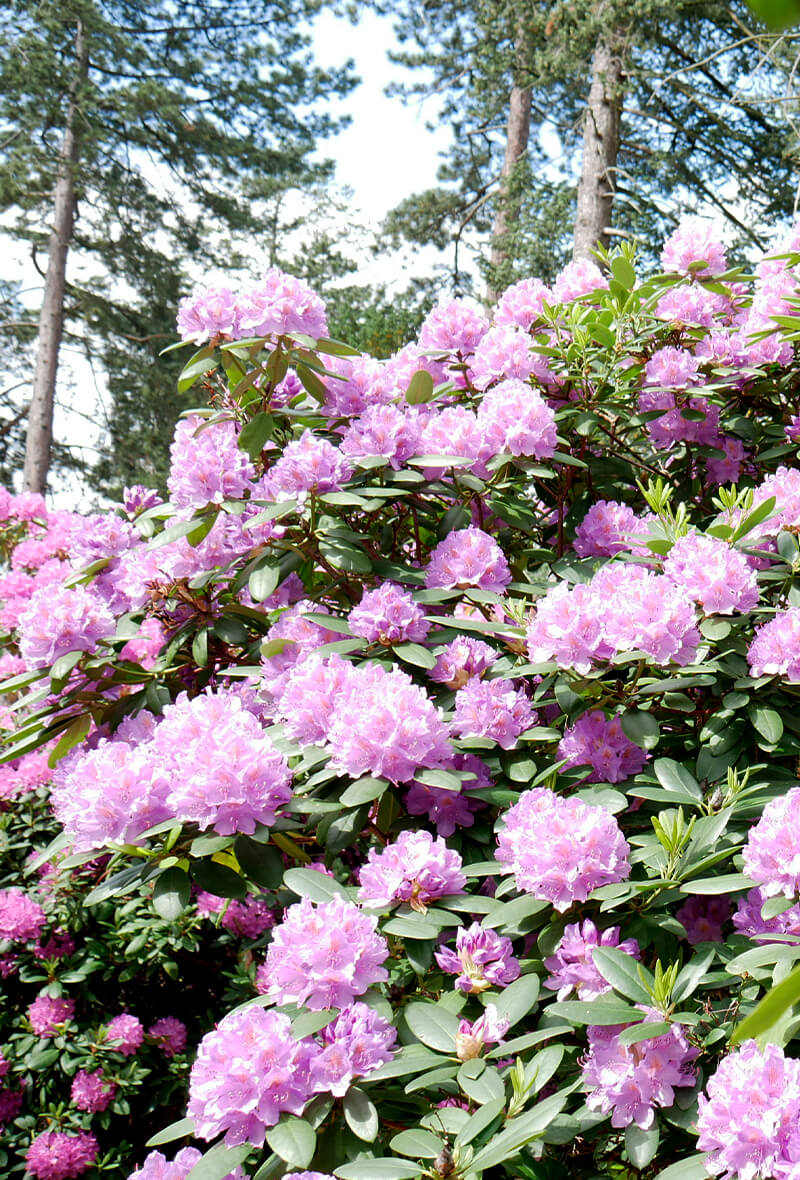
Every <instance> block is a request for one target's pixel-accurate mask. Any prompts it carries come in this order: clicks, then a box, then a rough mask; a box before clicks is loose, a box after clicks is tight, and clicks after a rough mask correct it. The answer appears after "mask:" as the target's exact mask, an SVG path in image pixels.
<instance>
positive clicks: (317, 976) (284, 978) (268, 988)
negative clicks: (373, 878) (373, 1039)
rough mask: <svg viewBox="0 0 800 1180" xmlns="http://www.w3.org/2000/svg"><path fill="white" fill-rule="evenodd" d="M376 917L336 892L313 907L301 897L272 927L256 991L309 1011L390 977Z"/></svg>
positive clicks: (342, 1003) (345, 1000)
mask: <svg viewBox="0 0 800 1180" xmlns="http://www.w3.org/2000/svg"><path fill="white" fill-rule="evenodd" d="M376 926H377V918H375V917H372V916H371V915H369V914H364V913H362V911H361V910H360V909H359V908H358V907H357V906H355V905H353V904H352V902H349V901H345V900H344V898H341V897H335V898H333V899H332V900H331V901H326V902H323V903H322V904H321V905H318V906H314V905H312V904H311V902H310V901H309V900H308V898H307V897H304V898H303V899H302V901H301V902H299V904H297V905H293V906H289V908H288V910H287V911H286V915H285V917H284V920H283V922H281V924H280V925H279V926H276V927H275V930H274V933H273V935H272V942H271V943H270V945H269V948H268V950H267V957H266V960H265V961H264V963H263V964H262V965H261V966H260V967H259V969H258V973H257V976H256V986H257V988H258V990H259V991H260V992H262V993H265V994H266V995H267V996H269V998H270V999H271V1000H273V1001H274V1002H275V1003H276V1004H305V1005H306V1007H308V1008H310V1009H311V1010H312V1011H314V1012H317V1011H319V1010H321V1009H322V1008H344V1007H346V1006H347V1005H348V1004H350V1003H352V1001H353V1000H355V999H356V998H357V997H358V996H362V995H363V994H364V992H365V991H366V990H367V988H369V987H371V986H372V984H373V983H383V982H385V981H386V980H387V979H388V978H389V976H388V974H387V971H386V969H385V967H384V966H383V963H384V962H385V961H386V959H387V957H388V955H389V948H388V946H387V945H386V940H385V939H384V938H383V937H382V936H381V935H380V934H378V933H376V930H375V927H376Z"/></svg>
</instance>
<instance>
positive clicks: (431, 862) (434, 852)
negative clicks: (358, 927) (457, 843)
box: [358, 831, 467, 913]
mask: <svg viewBox="0 0 800 1180" xmlns="http://www.w3.org/2000/svg"><path fill="white" fill-rule="evenodd" d="M358 879H359V882H360V885H361V888H360V890H359V893H358V899H359V901H360V902H362V903H363V904H364V905H368V906H373V907H378V908H382V909H385V908H386V907H387V906H390V905H391V904H392V902H394V901H404V902H407V903H408V904H409V905H410V906H411V908H412V909H415V910H419V911H420V912H421V913H424V912H425V910H426V909H427V908H428V906H429V905H430V903H431V902H432V901H435V900H436V899H437V898H438V897H443V896H445V894H448V893H463V892H464V886H465V885H466V883H467V879H466V877H465V876H464V873H463V870H462V866H461V857H460V856H459V855H458V853H457V852H455V851H454V850H453V849H452V848H448V847H447V845H446V843H445V842H444V840H442V839H441V837H437V838H435V839H434V837H433V836H431V834H430V832H423V831H420V832H409V831H405V832H400V834H399V835H398V837H397V839H396V840H395V842H394V843H393V844H387V845H386V847H385V848H382V849H381V850H380V852H378V851H377V850H376V849H374V848H371V849H370V851H369V853H368V855H367V860H366V863H365V864H363V865H362V866H361V869H360V870H359V874H358Z"/></svg>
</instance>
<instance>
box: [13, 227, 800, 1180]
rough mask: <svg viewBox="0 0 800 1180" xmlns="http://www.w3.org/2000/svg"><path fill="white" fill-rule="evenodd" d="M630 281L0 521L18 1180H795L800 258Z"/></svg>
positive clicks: (499, 326) (283, 313)
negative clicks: (76, 503)
mask: <svg viewBox="0 0 800 1180" xmlns="http://www.w3.org/2000/svg"><path fill="white" fill-rule="evenodd" d="M600 261H602V263H603V269H601V267H600V266H595V265H594V264H587V263H580V264H572V265H570V266H568V267H567V268H566V269H565V271H564V272H563V273H562V274H561V275H560V276H559V278H558V280H557V281H556V283H555V285H554V287H553V289H548V288H546V287H544V286H543V285H542V284H541V283H539V282H537V281H535V280H526V281H523V282H520V283H517V284H516V285H515V286H513V287H512V288H510V289H509V290H508V291H506V292H505V293H504V294H503V295H502V297H501V299H500V301H499V303H498V305H497V307H496V308H494V309H492V312H491V314H489V315H487V314H484V313H483V312H482V311H481V310H480V309H479V308H478V307H476V306H473V305H471V304H470V303H469V302H467V301H459V300H445V301H443V302H442V303H440V304H439V305H438V306H437V307H436V308H434V310H433V311H432V312H431V313H430V315H429V316H428V318H427V319H426V321H425V323H424V325H423V327H422V330H421V332H420V335H419V338H418V340H417V341H415V342H412V343H410V344H408V345H407V346H406V347H405V348H403V349H402V350H401V351H400V352H399V353H397V354H396V355H395V356H393V357H391V358H390V359H389V360H386V361H377V360H374V359H373V358H371V357H368V356H361V355H359V354H357V353H355V352H354V351H353V350H352V349H350V348H348V347H347V345H346V344H342V343H340V342H337V341H334V340H330V339H328V338H327V336H326V332H327V327H326V320H325V308H324V305H323V303H322V301H321V300H320V299H319V298H318V297H317V296H316V295H315V294H314V292H313V291H311V290H310V289H309V288H308V287H307V286H306V285H305V284H304V283H302V282H299V281H297V280H295V279H292V278H291V277H289V276H286V275H284V274H282V273H281V272H280V271H277V270H272V271H270V272H269V273H268V274H267V275H266V276H265V277H264V278H263V280H262V281H261V282H260V283H258V284H257V285H256V286H253V287H249V288H245V287H241V288H234V287H224V286H214V287H205V288H203V289H201V290H199V291H198V292H196V293H195V294H194V295H193V296H190V297H188V298H187V299H186V300H185V301H184V302H183V304H182V306H181V308H180V311H179V315H178V327H179V333H180V335H181V337H182V342H183V344H184V345H185V344H187V343H188V344H192V345H193V346H194V348H195V350H196V351H194V355H192V356H191V357H190V359H189V360H188V361H187V364H186V366H185V369H184V372H183V376H182V378H181V389H182V390H183V391H185V392H186V394H187V412H186V415H185V416H184V418H183V419H182V421H181V422H180V423H179V425H178V428H177V431H176V434H175V439H174V443H173V447H172V465H171V473H170V478H169V496H170V499H169V501H168V502H163V501H162V499H161V498H160V497H159V495H158V494H157V493H155V492H154V491H152V490H149V489H145V488H140V487H137V488H131V489H128V490H127V492H126V496H125V501H124V503H123V504H121V505H120V506H118V507H117V508H116V509H115V510H113V511H109V512H108V513H104V514H95V515H90V516H78V515H74V514H70V513H66V512H60V511H56V510H50V509H49V508H47V507H46V506H45V504H44V503H43V502H42V501H41V500H40V499H38V498H37V497H34V496H14V495H11V494H10V493H2V495H0V520H1V521H2V525H1V526H0V528H1V529H2V531H1V532H0V540H2V545H3V548H4V553H5V555H6V559H7V561H6V567H5V570H4V572H3V573H2V575H0V624H1V625H2V627H3V628H4V630H5V633H6V636H7V642H6V646H5V648H4V654H3V655H2V659H1V660H0V672H2V674H3V675H4V676H5V680H4V682H3V684H2V685H0V688H2V690H3V694H4V695H3V696H2V700H3V702H4V706H3V710H2V713H0V724H1V725H2V727H3V729H2V733H3V738H4V759H3V763H2V766H0V796H2V801H3V811H2V825H3V830H4V833H5V837H6V848H5V852H4V862H3V863H4V879H3V881H2V883H0V886H1V887H0V938H2V940H3V943H2V947H0V954H1V955H2V957H0V970H2V973H3V976H4V990H5V1004H4V1006H3V1010H2V1014H0V1050H2V1059H1V1060H0V1075H1V1076H0V1118H1V1119H2V1120H3V1122H4V1124H5V1127H4V1139H3V1142H4V1151H5V1153H6V1154H5V1160H6V1168H7V1170H8V1171H9V1173H13V1172H14V1171H16V1172H18V1173H20V1174H21V1173H23V1172H25V1170H26V1169H27V1174H28V1175H30V1176H32V1177H41V1178H51V1180H60V1178H61V1177H71V1176H79V1175H94V1174H99V1173H103V1174H106V1173H108V1174H110V1175H114V1176H117V1177H120V1178H123V1177H128V1176H129V1175H136V1176H139V1177H141V1178H142V1180H156V1178H158V1180H166V1178H170V1180H172V1178H178V1177H186V1176H189V1175H191V1176H193V1177H194V1178H195V1180H219V1178H221V1177H252V1178H255V1177H258V1180H268V1178H271V1177H286V1178H287V1180H331V1178H333V1177H337V1178H339V1180H404V1178H409V1180H414V1178H417V1177H422V1176H426V1177H430V1178H431V1180H437V1178H439V1180H444V1178H445V1177H455V1178H456V1180H481V1178H484V1180H500V1178H502V1177H506V1178H509V1180H523V1178H527V1180H558V1178H560V1177H573V1176H580V1177H586V1178H587V1180H588V1178H590V1177H592V1178H593V1177H632V1176H636V1175H639V1174H644V1175H646V1176H648V1177H655V1176H658V1175H662V1176H664V1177H665V1178H668V1180H700V1178H702V1177H704V1176H722V1177H725V1180H734V1178H736V1180H756V1178H759V1177H761V1178H764V1180H766V1178H769V1177H773V1178H775V1180H798V1177H800V1054H799V1053H798V1048H799V1047H800V1046H799V1045H798V1039H797V1035H798V1034H799V1033H800V1020H798V1018H797V1017H796V1016H795V1014H794V1005H795V1004H797V1003H800V966H798V960H799V959H800V786H797V785H795V784H796V783H797V781H798V780H797V767H798V756H799V755H800V585H796V584H795V578H796V575H797V573H798V571H800V546H799V544H798V535H800V465H798V462H797V452H798V439H800V365H798V362H797V359H796V344H795V341H796V340H798V339H800V230H796V231H794V232H793V233H792V234H790V236H789V237H788V238H787V239H785V240H783V241H781V242H778V243H777V244H776V245H775V246H774V247H773V249H772V251H771V253H770V254H769V255H768V256H767V257H765V258H764V259H763V260H762V261H761V262H760V263H759V264H758V266H757V268H756V271H755V274H754V275H748V274H746V273H745V272H744V271H741V270H733V269H728V262H727V259H726V257H725V251H724V248H723V246H722V244H721V242H720V241H719V240H718V238H717V236H716V233H715V231H714V227H713V226H710V225H708V224H706V223H704V222H701V221H699V220H697V219H693V218H689V219H687V220H685V221H684V222H683V223H682V224H681V226H680V227H679V228H678V230H677V231H676V232H675V234H674V235H673V236H672V238H671V239H670V240H669V241H668V242H667V243H666V245H665V247H664V252H663V255H662V265H663V270H664V273H662V274H660V275H655V276H650V277H643V276H638V277H637V275H636V273H635V267H634V259H633V256H632V254H631V253H630V252H629V251H628V250H626V249H623V250H622V251H620V252H619V253H617V254H616V255H614V256H613V257H610V258H606V257H603V258H602V259H601V260H600ZM192 402H194V403H201V404H199V405H197V404H196V405H195V408H192V407H191V403H192Z"/></svg>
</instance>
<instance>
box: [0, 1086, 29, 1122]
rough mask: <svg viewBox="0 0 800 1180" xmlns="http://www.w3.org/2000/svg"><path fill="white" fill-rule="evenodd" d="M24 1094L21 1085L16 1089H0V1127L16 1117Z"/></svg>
mask: <svg viewBox="0 0 800 1180" xmlns="http://www.w3.org/2000/svg"><path fill="white" fill-rule="evenodd" d="M24 1096H25V1093H24V1088H23V1087H22V1086H21V1087H20V1088H19V1089H18V1090H9V1089H0V1127H4V1126H5V1124H6V1123H10V1122H11V1120H12V1119H15V1118H16V1117H17V1115H18V1114H19V1112H20V1108H21V1107H22V1100H23V1098H24Z"/></svg>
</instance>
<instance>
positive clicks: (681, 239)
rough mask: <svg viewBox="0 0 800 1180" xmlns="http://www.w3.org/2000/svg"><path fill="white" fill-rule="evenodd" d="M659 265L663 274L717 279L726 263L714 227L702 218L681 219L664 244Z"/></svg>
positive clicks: (717, 230) (710, 222)
mask: <svg viewBox="0 0 800 1180" xmlns="http://www.w3.org/2000/svg"><path fill="white" fill-rule="evenodd" d="M661 265H662V266H663V268H664V270H665V271H666V272H667V274H681V275H691V274H700V275H701V276H702V277H703V278H705V277H707V276H708V277H711V276H713V275H721V274H722V273H723V272H724V271H725V270H726V268H727V261H726V258H725V247H724V246H723V244H722V242H721V240H720V230H719V227H718V225H717V224H716V223H715V222H713V221H707V220H706V219H705V218H703V217H695V216H685V217H682V218H681V220H680V223H679V224H678V228H677V229H676V230H674V231H673V233H671V234H670V236H669V237H668V238H667V240H666V242H665V243H664V249H663V250H662V251H661Z"/></svg>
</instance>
